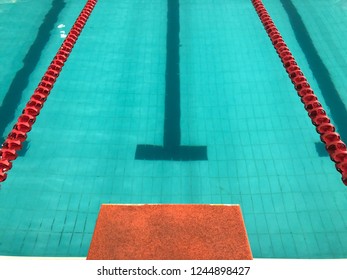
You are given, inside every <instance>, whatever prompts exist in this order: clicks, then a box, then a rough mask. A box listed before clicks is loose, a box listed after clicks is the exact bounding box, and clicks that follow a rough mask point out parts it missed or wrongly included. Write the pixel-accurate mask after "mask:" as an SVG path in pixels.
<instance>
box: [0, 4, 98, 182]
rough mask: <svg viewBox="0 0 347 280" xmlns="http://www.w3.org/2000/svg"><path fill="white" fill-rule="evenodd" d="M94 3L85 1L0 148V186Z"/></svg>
mask: <svg viewBox="0 0 347 280" xmlns="http://www.w3.org/2000/svg"><path fill="white" fill-rule="evenodd" d="M96 3H97V0H88V1H87V3H86V5H85V6H84V8H83V9H82V11H81V13H80V14H79V16H78V17H77V19H76V21H75V23H74V25H73V26H72V28H71V30H70V32H69V34H68V35H67V36H66V38H65V40H64V42H63V43H62V45H61V46H60V48H59V50H58V52H57V54H56V55H55V57H54V58H53V60H52V62H51V63H50V65H49V67H48V69H47V71H46V73H45V74H44V75H43V77H42V79H41V81H40V83H39V85H38V87H37V88H36V89H35V91H34V93H33V95H32V96H31V97H30V100H29V101H28V103H27V104H26V106H25V108H24V109H23V111H22V114H21V115H20V116H19V118H18V120H17V122H16V124H15V125H14V126H13V129H12V130H11V132H10V133H9V134H8V136H7V138H6V139H5V141H4V143H3V144H2V146H1V149H0V182H3V181H5V180H6V178H7V174H6V173H7V172H8V171H9V170H10V169H11V168H12V161H13V160H15V159H16V158H17V156H18V151H19V150H21V148H22V144H23V142H24V141H25V140H26V138H27V133H28V132H29V131H30V130H31V128H32V126H33V124H34V123H35V120H36V117H37V116H38V115H39V114H40V111H41V109H42V108H43V105H44V103H45V101H46V100H47V97H48V95H49V94H50V92H51V90H52V88H53V86H54V83H55V82H56V80H57V78H58V76H59V74H60V72H61V70H62V68H63V66H64V64H65V62H66V60H67V58H68V57H69V55H70V53H71V51H72V48H73V47H74V45H75V43H76V41H77V39H78V37H79V35H80V34H81V32H82V30H83V28H84V26H85V24H86V22H87V20H88V18H89V16H90V15H91V13H92V11H93V9H94V7H95V5H96Z"/></svg>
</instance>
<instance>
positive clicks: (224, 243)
mask: <svg viewBox="0 0 347 280" xmlns="http://www.w3.org/2000/svg"><path fill="white" fill-rule="evenodd" d="M87 259H88V260H250V259H252V252H251V248H250V245H249V242H248V237H247V233H246V229H245V226H244V222H243V218H242V214H241V209H240V206H239V205H194V204H193V205H190V204H188V205H187V204H177V205H176V204H174V205H170V204H155V205H113V204H103V205H102V206H101V209H100V213H99V216H98V219H97V222H96V226H95V230H94V234H93V237H92V241H91V245H90V248H89V252H88V256H87Z"/></svg>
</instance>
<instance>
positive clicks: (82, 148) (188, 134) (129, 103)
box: [0, 0, 347, 258]
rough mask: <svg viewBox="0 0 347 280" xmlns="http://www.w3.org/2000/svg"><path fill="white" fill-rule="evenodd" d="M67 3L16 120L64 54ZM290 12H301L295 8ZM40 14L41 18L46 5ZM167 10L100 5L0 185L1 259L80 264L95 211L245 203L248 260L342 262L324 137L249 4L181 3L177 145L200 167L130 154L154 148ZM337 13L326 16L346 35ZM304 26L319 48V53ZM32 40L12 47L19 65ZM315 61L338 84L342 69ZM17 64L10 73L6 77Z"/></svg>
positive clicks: (272, 7) (341, 208) (345, 252)
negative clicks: (198, 154)
mask: <svg viewBox="0 0 347 280" xmlns="http://www.w3.org/2000/svg"><path fill="white" fill-rule="evenodd" d="M65 2H66V5H65V7H64V9H63V10H62V11H61V13H60V14H59V16H58V20H57V22H56V26H58V25H59V24H64V25H65V26H66V27H64V28H61V29H58V28H57V27H56V26H55V29H54V30H52V31H51V35H50V38H49V40H48V42H47V44H46V45H45V47H44V49H43V50H42V53H41V56H40V59H39V61H38V63H37V67H36V68H35V70H34V71H33V72H32V73H31V74H30V79H29V84H28V86H27V87H26V89H25V90H24V91H23V93H22V96H23V97H22V98H21V101H20V104H19V105H18V107H17V109H16V111H15V112H14V113H15V114H16V115H18V114H19V113H20V112H21V110H22V108H23V107H24V105H25V103H26V102H27V99H28V98H29V97H30V95H31V94H32V92H33V90H34V89H35V87H36V85H37V83H38V81H39V80H40V78H41V76H42V74H43V73H44V71H45V69H46V67H47V66H48V64H49V62H50V60H51V59H52V57H53V56H54V54H55V52H56V50H57V49H58V48H59V45H60V43H61V42H62V40H63V38H61V37H60V35H61V33H60V32H61V31H62V29H64V30H65V31H66V32H67V31H68V30H69V28H70V27H71V25H72V24H73V22H74V20H75V18H76V16H77V15H78V13H79V11H80V10H81V9H82V7H83V5H84V1H65ZM268 2H269V3H268ZM270 2H271V1H264V3H265V5H266V6H267V7H268V8H269V12H270V14H271V15H273V17H274V20H275V21H276V24H277V25H278V27H279V29H280V30H281V32H282V33H283V36H284V38H285V40H286V42H287V43H288V45H289V47H290V48H291V49H292V51H293V53H294V55H295V57H296V59H297V60H298V63H300V67H301V68H303V70H304V71H305V75H306V76H307V78H308V79H309V80H310V84H311V85H312V87H314V89H315V92H316V94H317V95H318V96H319V99H320V100H321V102H322V103H323V106H325V107H327V106H326V104H324V98H323V97H322V94H321V92H320V89H319V87H318V84H317V82H316V80H315V78H314V76H313V74H312V72H311V71H310V67H309V65H308V63H307V61H306V59H305V56H304V54H303V52H302V51H301V49H300V46H299V44H298V42H297V41H296V39H295V36H294V35H293V32H292V30H291V26H290V25H289V24H288V22H287V20H286V14H285V10H284V9H283V8H282V6H281V5H280V4H279V3H277V4H276V3H272V2H271V3H270ZM293 4H295V5H296V7H297V8H298V11H299V12H302V11H304V10H305V5H304V4H300V1H293ZM8 5H9V6H6V7H10V8H8V10H4V12H3V15H4V17H8V18H9V17H10V12H9V11H10V10H11V12H12V13H13V12H16V13H18V14H19V15H21V17H20V18H21V19H22V20H23V21H25V19H27V20H28V19H29V18H30V17H31V16H32V14H33V13H35V12H32V14H31V13H30V12H28V10H27V9H25V8H26V5H27V4H25V2H20V1H19V2H18V3H17V4H8ZM10 5H12V6H10ZM306 5H312V1H308V4H306ZM0 7H1V5H0ZM38 9H39V11H40V15H41V21H43V19H44V16H45V14H46V12H47V11H48V10H49V9H50V7H48V6H47V7H41V8H39V7H38ZM315 9H316V10H315V14H314V16H315V17H319V18H322V10H321V9H319V7H316V8H315ZM324 9H326V10H327V7H325V6H324ZM337 9H338V8H337V7H335V6H332V7H330V10H327V11H329V12H334V11H336V10H337ZM240 11H241V12H242V13H240ZM166 12H167V6H166V2H165V1H159V0H157V1H151V3H148V2H147V1H146V2H144V1H140V0H139V1H118V2H117V3H109V2H105V1H99V3H98V4H97V6H96V7H95V10H94V12H93V14H92V16H91V17H90V20H89V21H88V23H87V25H86V27H85V29H84V31H83V32H82V35H81V37H80V38H79V40H78V42H77V44H76V46H75V48H74V50H73V52H72V54H71V56H70V57H69V60H68V62H67V63H66V65H65V66H64V69H63V71H62V74H61V75H60V77H59V79H58V81H57V84H56V85H55V87H54V89H53V90H52V93H51V95H50V96H49V98H48V100H47V102H46V104H45V107H44V108H43V110H42V113H41V114H40V116H39V117H38V119H37V122H36V123H35V125H34V127H33V130H32V131H31V132H30V133H29V135H28V145H27V150H26V152H25V154H24V156H21V157H19V158H18V159H17V160H16V161H15V162H14V167H13V169H12V170H11V171H10V172H9V173H8V180H7V181H6V182H5V183H2V186H1V191H0V216H1V217H2V218H1V219H0V255H24V256H86V255H87V251H88V248H89V244H90V241H91V236H92V233H93V230H94V226H95V221H96V218H97V215H98V211H99V208H100V205H101V204H102V203H130V204H131V203H206V204H208V203H212V204H240V205H241V209H242V212H243V216H244V219H245V223H246V228H247V232H248V235H249V239H250V243H251V247H252V252H253V255H254V257H255V258H346V257H347V245H346V244H347V206H346V205H347V203H346V202H347V194H346V189H345V187H344V186H343V184H342V183H341V181H340V175H339V173H338V172H336V170H335V169H334V164H333V163H332V162H331V161H330V159H329V158H328V157H326V156H324V154H321V155H320V154H319V153H318V152H317V149H316V143H317V142H319V136H318V135H317V133H316V132H315V131H314V126H313V125H312V124H311V123H310V121H309V118H308V117H307V115H306V113H305V111H304V109H303V106H302V104H301V102H300V100H299V98H298V97H297V96H296V94H295V91H294V89H293V86H292V84H291V83H290V80H289V79H288V77H287V76H286V73H285V71H284V69H283V67H282V65H281V63H280V61H279V59H278V57H277V55H276V52H275V51H274V49H273V47H272V45H271V43H270V41H269V39H268V38H267V36H266V34H265V31H264V30H263V27H262V25H261V23H260V22H259V19H258V18H257V15H256V13H255V11H254V9H253V7H252V5H251V2H250V1H244V2H242V3H239V2H238V1H226V0H217V1H211V0H204V1H202V2H201V1H194V0H190V1H181V4H180V50H179V51H180V60H179V61H180V110H181V112H180V114H181V115H180V130H181V139H180V142H181V144H182V145H187V146H206V147H207V157H208V160H198V161H168V160H155V161H152V160H137V159H135V152H136V147H137V145H139V144H146V143H148V144H151V145H158V146H160V145H163V137H164V136H163V134H164V129H163V126H164V115H165V106H164V102H165V71H166V36H167V34H166V32H167V30H166V28H167V25H166V24H167V13H166ZM240 14H242V16H240ZM343 15H344V14H343V13H340V14H339V18H333V17H329V19H326V18H325V17H324V20H327V21H334V23H335V24H336V28H342V27H341V26H342V25H343V23H344V20H345V19H344V17H343ZM304 20H305V23H306V24H307V27H308V29H309V31H310V32H312V34H311V35H312V38H313V39H314V40H317V41H315V42H319V43H318V44H317V46H316V47H317V49H318V51H319V52H320V53H322V54H327V53H328V52H326V50H325V47H326V46H325V45H324V44H323V43H322V44H320V42H321V41H320V38H319V36H320V35H319V34H318V33H317V31H316V30H314V27H313V24H312V23H311V22H310V19H309V18H308V17H305V18H304ZM322 20H323V19H322ZM41 21H40V20H39V19H38V20H37V23H36V21H35V22H34V23H32V25H29V24H28V25H25V26H26V28H27V30H26V32H27V33H28V32H32V33H33V34H37V32H38V28H39V26H40V24H41V23H42V22H41ZM23 25H24V23H22V22H18V23H16V25H14V26H13V27H12V26H7V28H18V26H23ZM212 27H213V28H212ZM1 32H4V30H3V29H0V35H1ZM7 32H8V31H7ZM23 33H24V31H23ZM27 33H25V34H27ZM317 34H318V35H317ZM12 36H18V39H17V40H19V38H22V37H23V36H24V35H23V34H22V33H21V32H19V31H17V32H14V34H13V35H12ZM315 36H316V37H315ZM33 37H34V36H32V37H30V36H28V37H27V39H26V41H25V43H23V45H22V46H18V48H19V50H18V53H19V54H22V57H25V53H26V50H27V49H28V46H30V44H31V43H32V42H34V39H35V38H33ZM15 39H16V38H11V41H12V40H15ZM6 42H7V44H9V42H10V40H9V39H8V40H7V41H6ZM254 46H261V48H255V47H254ZM0 48H1V46H0ZM20 48H23V49H20ZM0 53H1V52H0ZM322 57H323V60H324V62H325V63H326V64H327V65H328V66H329V70H331V71H332V78H333V79H334V82H335V83H336V85H337V88H338V89H339V90H340V89H341V88H343V87H344V84H342V82H341V80H340V79H338V78H337V77H338V74H336V73H340V72H339V70H340V66H339V64H336V63H333V62H334V60H333V59H330V57H329V56H328V55H326V56H324V55H322ZM7 59H8V60H9V61H8V62H6V63H7V65H11V63H12V62H11V61H10V56H9V55H7ZM12 59H13V60H15V58H14V57H13V58H12ZM16 59H17V60H19V61H20V60H21V58H18V57H16ZM16 67H17V68H18V69H17V70H16V69H15V68H13V69H11V67H9V66H8V67H7V68H6V69H11V70H7V72H6V75H7V76H6V77H10V78H11V77H14V76H15V74H16V71H19V70H20V67H21V65H19V64H18V65H17V66H16ZM1 78H2V77H1ZM9 80H11V79H9ZM6 81H7V80H6ZM7 85H8V86H9V85H10V83H9V82H8V83H7V84H6V83H5V84H4V83H3V84H2V87H1V91H0V98H3V97H4V95H5V94H6V92H7V88H5V87H6V86H7ZM330 109H331V110H333V108H330ZM328 110H329V109H328ZM14 121H15V120H13V122H14ZM10 127H11V124H10V123H9V124H8V126H7V130H9V129H10Z"/></svg>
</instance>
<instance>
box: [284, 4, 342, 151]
mask: <svg viewBox="0 0 347 280" xmlns="http://www.w3.org/2000/svg"><path fill="white" fill-rule="evenodd" d="M280 1H281V3H282V6H283V7H284V10H285V11H286V12H287V14H288V18H289V21H290V24H291V26H292V29H293V32H294V34H295V38H296V40H297V41H298V43H299V45H300V47H301V49H302V51H303V53H304V54H305V57H306V59H307V62H308V64H309V66H310V69H311V71H312V73H313V75H314V76H315V78H316V80H317V84H318V86H319V88H320V90H321V92H322V96H323V98H324V100H325V103H326V105H327V106H328V107H329V109H330V114H329V115H330V116H331V118H332V121H333V123H334V124H335V125H336V126H337V132H338V133H339V134H340V135H341V138H342V139H343V140H344V141H347V125H346V122H347V110H346V107H345V105H344V103H343V101H342V99H341V97H340V95H339V93H338V91H337V89H336V87H335V85H334V82H333V81H332V78H331V76H330V73H329V70H328V69H327V67H326V66H325V64H324V62H323V60H322V59H321V57H320V56H319V54H318V51H317V49H316V47H315V46H314V44H313V41H312V39H311V37H310V34H309V32H308V30H307V28H306V26H305V24H304V22H303V20H302V18H301V16H300V14H299V13H298V11H297V9H296V7H295V6H294V4H293V3H292V1H291V0H280ZM316 149H317V152H318V154H319V155H320V156H328V153H327V151H326V150H325V147H324V144H323V143H321V142H319V143H316Z"/></svg>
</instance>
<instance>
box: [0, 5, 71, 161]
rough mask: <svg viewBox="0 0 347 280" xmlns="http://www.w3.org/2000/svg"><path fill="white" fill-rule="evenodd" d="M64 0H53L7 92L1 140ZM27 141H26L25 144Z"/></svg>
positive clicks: (0, 122) (1, 114)
mask: <svg viewBox="0 0 347 280" xmlns="http://www.w3.org/2000/svg"><path fill="white" fill-rule="evenodd" d="M65 5H66V3H65V1H64V0H53V1H52V7H51V8H50V10H49V11H48V13H47V14H46V16H45V18H44V20H43V22H42V24H41V26H40V27H39V30H38V32H37V35H36V38H35V40H34V42H33V44H32V45H31V46H30V48H29V50H28V52H27V54H26V55H25V57H24V59H23V67H22V68H21V69H20V70H18V71H17V73H16V75H15V77H14V79H13V80H12V83H11V85H10V87H9V89H8V91H7V92H6V94H5V97H4V99H3V101H2V105H1V106H0V141H1V143H3V142H4V140H5V138H6V135H4V134H5V130H6V127H7V126H8V125H9V124H10V123H11V122H12V121H13V120H14V119H15V117H16V116H15V112H16V110H17V108H18V106H19V104H20V101H21V98H22V94H23V91H24V90H25V88H26V87H27V86H28V84H29V78H30V75H31V73H32V72H33V71H34V70H35V68H36V66H37V64H38V62H39V60H40V57H41V52H42V50H43V49H44V48H45V46H46V44H47V43H48V41H49V38H50V33H51V31H52V30H53V29H54V26H55V24H56V22H57V21H58V16H59V14H60V13H61V11H62V10H63V8H64V7H65ZM25 144H27V141H26V142H24V145H25ZM26 149H27V147H25V146H24V147H23V149H22V150H21V151H20V153H19V155H22V156H23V155H24V154H25V151H26Z"/></svg>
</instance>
